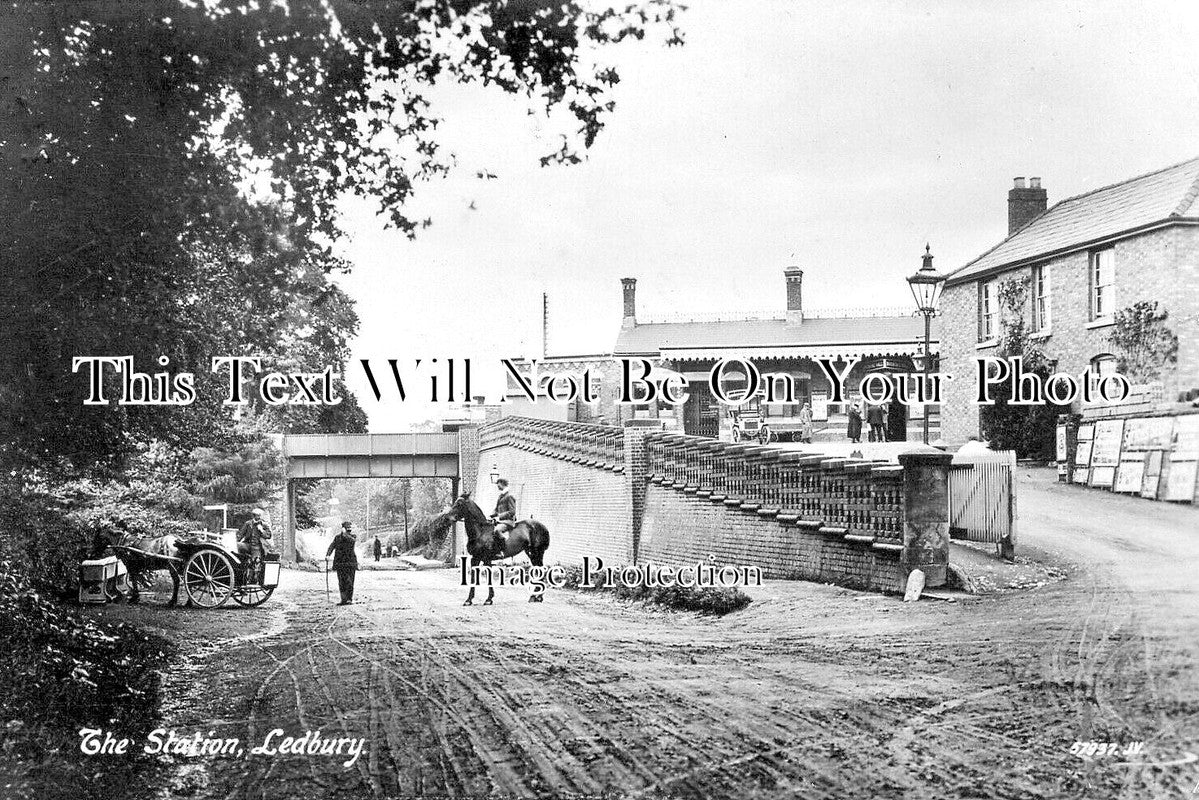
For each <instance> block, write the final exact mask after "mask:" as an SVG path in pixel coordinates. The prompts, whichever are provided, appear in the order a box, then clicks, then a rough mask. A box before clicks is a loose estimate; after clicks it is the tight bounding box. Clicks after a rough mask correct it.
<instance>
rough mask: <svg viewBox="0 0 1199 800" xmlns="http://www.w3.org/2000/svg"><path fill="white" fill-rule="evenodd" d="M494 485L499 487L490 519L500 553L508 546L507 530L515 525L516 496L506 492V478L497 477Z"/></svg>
mask: <svg viewBox="0 0 1199 800" xmlns="http://www.w3.org/2000/svg"><path fill="white" fill-rule="evenodd" d="M495 485H496V486H497V487H499V490H500V496H499V499H498V500H496V501H495V513H494V514H492V515H491V521H492V522H494V523H495V538H496V539H497V541H498V542H499V546H500V551H501V554H502V552H503V551H504V550H506V549H507V547H508V531H510V530H512V529H513V528H514V527H516V498H515V497H513V496H512V495H510V494H509V493H508V479H507V478H499V479H498V480H496V482H495Z"/></svg>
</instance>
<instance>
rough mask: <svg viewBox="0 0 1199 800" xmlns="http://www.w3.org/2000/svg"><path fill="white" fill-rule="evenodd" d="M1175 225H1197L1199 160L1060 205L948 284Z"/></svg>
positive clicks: (957, 272) (954, 275)
mask: <svg viewBox="0 0 1199 800" xmlns="http://www.w3.org/2000/svg"><path fill="white" fill-rule="evenodd" d="M1177 220H1195V221H1199V158H1192V159H1191V160H1189V161H1184V162H1182V163H1181V164H1175V165H1173V166H1170V167H1166V168H1164V169H1159V170H1157V171H1156V172H1150V173H1148V174H1146V175H1140V176H1138V177H1136V178H1130V179H1128V180H1126V181H1123V182H1121V183H1115V184H1112V185H1111V186H1104V187H1103V188H1101V189H1094V190H1092V191H1090V192H1086V193H1085V194H1080V195H1077V196H1075V197H1070V198H1067V199H1065V200H1062V201H1061V202H1059V203H1056V204H1055V205H1053V206H1052V207H1050V208H1049V209H1048V210H1046V211H1045V212H1044V213H1043V214H1041V215H1040V216H1038V217H1036V218H1034V219H1033V220H1032V221H1031V222H1029V223H1028V224H1027V225H1025V226H1024V227H1023V228H1021V229H1020V230H1018V231H1016V232H1015V233H1013V234H1012V235H1011V236H1008V237H1007V238H1006V239H1004V240H1003V241H1002V242H1000V243H999V244H997V245H996V246H995V247H993V248H991V249H990V250H988V251H987V252H985V253H983V254H982V255H981V256H979V257H978V258H976V259H974V260H973V261H971V262H970V263H968V264H966V265H965V266H964V267H961V268H960V269H958V270H955V271H954V272H952V273H950V274H949V276H948V280H949V283H951V284H952V283H958V282H961V281H963V280H965V279H967V278H972V277H975V276H977V275H981V274H983V273H989V272H992V271H997V270H999V269H1002V268H1004V267H1007V266H1014V265H1016V264H1020V263H1025V262H1029V261H1034V260H1037V259H1038V258H1041V257H1046V256H1050V255H1054V254H1057V253H1061V252H1066V251H1069V250H1072V249H1074V248H1077V247H1080V246H1084V245H1087V244H1090V243H1094V242H1098V241H1102V240H1104V239H1110V238H1113V237H1116V236H1119V235H1122V234H1128V233H1132V232H1135V231H1137V230H1140V229H1143V228H1146V227H1148V226H1152V225H1157V224H1161V223H1163V222H1171V221H1177Z"/></svg>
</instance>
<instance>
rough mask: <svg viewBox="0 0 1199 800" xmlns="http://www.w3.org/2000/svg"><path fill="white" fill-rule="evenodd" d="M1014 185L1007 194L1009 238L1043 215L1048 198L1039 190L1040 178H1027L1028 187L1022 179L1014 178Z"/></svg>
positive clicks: (1042, 190)
mask: <svg viewBox="0 0 1199 800" xmlns="http://www.w3.org/2000/svg"><path fill="white" fill-rule="evenodd" d="M1013 183H1014V185H1013V186H1012V188H1011V189H1010V190H1009V191H1008V193H1007V233H1008V236H1011V235H1012V234H1013V233H1015V232H1016V231H1018V230H1020V229H1021V228H1023V227H1024V226H1025V225H1027V224H1028V223H1030V222H1032V221H1033V220H1034V219H1036V218H1037V217H1039V216H1041V215H1042V214H1044V213H1045V208H1046V206H1048V204H1049V202H1048V200H1049V196H1048V195H1047V194H1046V193H1045V190H1044V189H1042V188H1041V179H1040V178H1029V179H1028V186H1025V185H1024V178H1023V177H1020V178H1016V179H1015V180H1014V181H1013Z"/></svg>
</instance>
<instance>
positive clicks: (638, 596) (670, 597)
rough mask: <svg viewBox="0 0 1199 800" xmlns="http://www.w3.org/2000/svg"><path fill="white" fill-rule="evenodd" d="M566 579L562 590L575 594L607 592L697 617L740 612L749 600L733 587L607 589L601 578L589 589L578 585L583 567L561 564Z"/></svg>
mask: <svg viewBox="0 0 1199 800" xmlns="http://www.w3.org/2000/svg"><path fill="white" fill-rule="evenodd" d="M564 568H565V570H566V580H565V581H564V582H563V588H565V589H575V590H579V591H600V590H605V589H606V590H609V591H611V592H612V593H613V594H614V595H615V597H616V598H618V599H620V600H624V601H627V602H638V603H646V604H651V605H658V606H664V607H666V608H672V609H676V610H679V611H696V612H699V613H700V614H711V615H714V616H724V615H725V614H729V613H732V612H733V611H740V610H741V609H743V608H745V607H746V606H748V605H749V604H750V603H751V602H753V601H752V598H750V596H749V595H747V594H746V593H745V592H743V591H741V590H740V589H738V588H737V587H735V586H728V587H724V586H721V587H715V586H646V585H644V584H638V585H636V586H628V585H626V584H623V583H616V584H614V585H612V586H608V585H606V584H605V583H604V581H603V576H602V575H601V576H599V578H600V580H599V581H598V582H596V583H595V584H594V585H593V586H592V588H591V589H587V588H585V587H583V586H582V581H583V567H582V566H580V565H578V564H570V565H565V567H564Z"/></svg>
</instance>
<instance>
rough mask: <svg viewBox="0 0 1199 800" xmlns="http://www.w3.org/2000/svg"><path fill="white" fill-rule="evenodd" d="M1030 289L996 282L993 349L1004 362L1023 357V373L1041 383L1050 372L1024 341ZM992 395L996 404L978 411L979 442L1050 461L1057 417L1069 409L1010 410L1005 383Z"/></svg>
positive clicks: (1023, 281)
mask: <svg viewBox="0 0 1199 800" xmlns="http://www.w3.org/2000/svg"><path fill="white" fill-rule="evenodd" d="M1029 285H1030V281H1029V279H1028V277H1027V276H1025V277H1019V278H1008V279H1007V280H1004V281H1002V282H1000V284H999V291H998V299H999V309H1000V324H1001V330H1000V335H999V344H998V348H997V349H998V355H999V356H1000V357H1003V358H1011V357H1013V356H1020V357H1022V358H1023V360H1024V371H1025V372H1028V373H1034V374H1036V375H1038V376H1039V377H1040V378H1041V379H1042V381H1044V380H1045V379H1047V378H1048V377H1049V376H1050V375H1051V374H1052V372H1053V370H1052V368H1051V367H1050V364H1049V361H1048V359H1046V357H1045V353H1044V352H1043V351H1042V350H1041V348H1040V346H1039V345H1037V344H1036V343H1035V342H1034V341H1033V340H1032V339H1031V338H1030V337H1029V335H1028V329H1027V322H1028V309H1027V306H1028V293H1029ZM992 395H993V396H994V398H995V404H994V405H990V406H981V407H980V408H979V422H980V424H981V427H982V433H983V437H984V438H985V439H986V440H987V441H988V442H989V443H990V446H991V447H992V448H993V449H995V450H1015V451H1016V456H1017V457H1018V458H1038V459H1050V458H1052V457H1053V452H1054V450H1053V448H1054V442H1055V438H1054V437H1055V431H1056V425H1057V417H1058V415H1059V414H1064V413H1066V412H1068V411H1069V407H1068V406H1059V405H1055V404H1052V403H1049V402H1046V403H1043V404H1039V405H1013V404H1011V402H1010V401H1011V399H1012V394H1011V388H1010V384H1009V383H1004V384H1003V385H1002V386H996V387H995V388H994V391H993V392H992Z"/></svg>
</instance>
